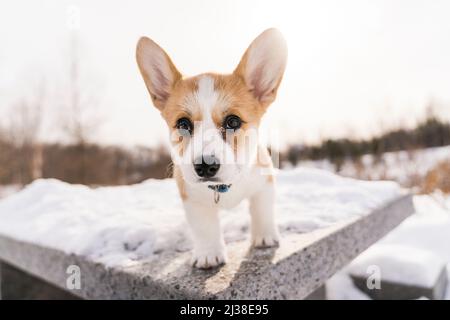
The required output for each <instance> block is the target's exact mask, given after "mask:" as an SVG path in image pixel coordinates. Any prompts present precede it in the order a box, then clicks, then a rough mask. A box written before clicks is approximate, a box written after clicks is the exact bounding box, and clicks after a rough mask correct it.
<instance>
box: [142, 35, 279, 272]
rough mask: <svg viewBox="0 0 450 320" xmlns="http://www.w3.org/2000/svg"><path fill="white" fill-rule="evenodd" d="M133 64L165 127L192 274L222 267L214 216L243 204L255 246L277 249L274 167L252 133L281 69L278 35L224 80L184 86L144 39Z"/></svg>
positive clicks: (260, 43) (266, 38) (265, 38)
mask: <svg viewBox="0 0 450 320" xmlns="http://www.w3.org/2000/svg"><path fill="white" fill-rule="evenodd" d="M136 59H137V63H138V66H139V70H140V72H141V74H142V77H143V78H144V82H145V85H146V87H147V89H148V91H149V93H150V97H151V99H152V101H153V104H154V106H155V107H156V108H158V109H159V111H160V112H161V115H162V117H163V118H164V120H165V121H166V122H167V125H168V127H169V133H170V140H171V146H172V147H171V155H172V159H173V163H174V178H175V179H176V182H177V185H178V189H179V193H180V196H181V199H182V201H183V206H184V210H185V213H186V217H187V221H188V224H189V226H190V229H191V231H192V236H193V237H192V238H193V242H194V249H193V255H192V264H193V266H194V267H197V268H212V267H216V266H218V265H221V264H224V263H225V262H226V249H225V243H224V239H223V235H222V233H221V228H220V221H219V211H220V209H223V208H224V209H229V208H232V207H234V206H236V205H238V204H239V203H240V202H241V201H242V200H243V199H248V200H249V204H250V206H249V209H250V210H249V211H250V216H251V239H252V244H253V246H254V247H272V246H277V245H278V243H279V233H278V229H277V226H276V223H275V216H274V202H275V185H274V183H275V181H274V177H273V164H272V159H271V157H270V155H269V152H268V150H267V148H264V147H261V146H260V145H259V142H258V127H259V124H260V121H261V117H262V116H263V115H264V113H265V111H266V110H267V108H268V107H269V105H270V104H271V103H272V102H273V101H274V100H275V97H276V95H277V90H278V87H279V86H280V83H281V79H282V77H283V73H284V70H285V67H286V60H287V47H286V42H285V40H284V38H283V36H282V34H281V33H280V32H279V31H278V30H276V29H268V30H266V31H264V32H263V33H262V34H260V35H259V36H258V37H257V38H256V39H255V40H254V41H253V42H252V43H251V45H250V46H249V48H248V49H247V50H246V52H245V53H244V55H243V57H242V59H241V61H240V62H239V64H238V66H237V67H236V69H235V70H234V71H233V73H231V74H226V75H222V74H215V73H205V74H200V75H198V76H194V77H187V78H185V77H183V76H182V75H181V74H180V72H179V71H178V70H177V68H176V67H175V65H174V64H173V63H172V61H171V59H170V58H169V56H168V55H167V54H166V52H165V51H164V50H163V49H161V47H159V46H158V45H157V44H156V43H155V42H154V41H152V40H150V39H149V38H146V37H142V38H141V39H140V40H139V42H138V44H137V49H136Z"/></svg>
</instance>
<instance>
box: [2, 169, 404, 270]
mask: <svg viewBox="0 0 450 320" xmlns="http://www.w3.org/2000/svg"><path fill="white" fill-rule="evenodd" d="M277 181H278V198H277V221H278V224H279V226H280V229H281V232H282V233H289V232H309V231H312V230H315V229H317V228H322V227H326V226H330V225H332V224H333V223H336V222H338V221H344V220H346V219H351V218H355V217H358V216H361V215H365V214H368V213H369V212H371V211H372V210H373V209H375V208H377V207H379V206H381V205H383V204H384V203H386V202H387V201H389V200H392V199H393V198H395V197H398V196H400V195H401V194H403V193H404V190H403V189H401V188H400V187H399V186H398V185H397V184H396V183H394V182H388V181H377V182H367V181H358V180H354V179H350V178H343V177H339V176H337V175H334V174H333V173H330V172H325V171H321V170H318V169H312V168H308V169H307V168H297V169H293V170H287V171H280V172H279V174H278V176H277ZM247 206H248V204H247V203H243V204H241V205H239V206H238V207H237V208H235V209H233V210H231V211H229V212H226V213H224V214H223V216H222V226H223V229H224V234H225V240H226V241H227V242H232V241H237V240H243V239H246V238H247V237H248V233H249V232H248V228H249V215H248V213H247ZM187 230H188V229H187V227H186V222H185V218H184V214H183V210H182V207H181V200H180V198H179V196H178V193H177V190H176V186H175V182H174V181H173V180H172V179H166V180H148V181H145V182H143V183H140V184H137V185H132V186H120V187H102V188H96V189H92V188H89V187H87V186H83V185H70V184H68V183H64V182H61V181H58V180H37V181H35V182H33V183H32V184H31V185H29V186H27V187H26V188H25V189H24V190H22V191H20V192H18V193H16V194H13V195H11V196H9V197H7V198H5V199H3V200H2V201H0V234H3V235H6V236H11V237H14V238H15V239H18V240H23V241H29V242H32V243H36V244H40V245H43V246H48V247H51V248H55V249H59V250H63V251H65V252H67V253H75V254H80V255H84V256H87V257H88V258H89V259H92V260H94V261H96V262H101V263H104V264H106V265H108V266H127V265H130V264H133V263H137V262H140V261H142V260H147V259H153V258H155V257H157V256H158V254H159V253H161V252H162V251H186V250H188V249H190V247H191V242H190V240H189V234H188V231H187Z"/></svg>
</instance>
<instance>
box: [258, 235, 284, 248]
mask: <svg viewBox="0 0 450 320" xmlns="http://www.w3.org/2000/svg"><path fill="white" fill-rule="evenodd" d="M279 244H280V236H279V235H278V233H273V234H265V235H258V236H253V239H252V245H253V247H255V248H270V247H278V246H279Z"/></svg>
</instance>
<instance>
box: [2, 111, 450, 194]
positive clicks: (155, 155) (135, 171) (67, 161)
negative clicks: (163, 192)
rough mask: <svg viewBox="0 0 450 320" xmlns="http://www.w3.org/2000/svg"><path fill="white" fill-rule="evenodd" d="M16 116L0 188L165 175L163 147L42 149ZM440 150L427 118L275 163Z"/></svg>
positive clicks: (443, 127)
mask: <svg viewBox="0 0 450 320" xmlns="http://www.w3.org/2000/svg"><path fill="white" fill-rule="evenodd" d="M18 110H19V111H20V110H21V109H20V108H19V109H18ZM22 111H23V113H24V114H23V115H22V116H23V117H24V119H22V121H19V122H17V124H16V127H15V128H14V130H9V131H8V130H2V131H0V184H17V185H25V184H28V183H30V182H31V181H33V180H35V179H38V178H56V179H60V180H63V181H67V182H70V183H81V184H87V185H119V184H132V183H138V182H141V181H143V180H146V179H149V178H156V179H162V178H166V177H169V176H170V175H171V170H170V168H171V160H170V155H169V153H168V151H167V150H166V149H165V148H164V147H163V146H160V147H157V148H148V147H139V148H138V147H136V148H132V149H125V148H122V147H117V146H103V145H99V144H95V143H90V142H87V139H86V138H85V137H84V135H85V134H83V133H81V132H82V130H80V129H78V130H73V131H74V132H76V133H77V134H74V133H73V134H72V135H73V136H74V137H75V138H74V139H73V141H74V142H72V143H66V144H61V143H42V142H39V141H38V140H37V139H36V137H35V134H34V133H33V130H34V129H36V125H34V126H33V125H32V124H33V123H35V122H36V121H37V120H36V119H35V118H33V117H31V118H29V117H30V112H29V110H28V109H22ZM19 124H20V125H19ZM75 127H81V126H80V124H78V125H77V126H75ZM33 128H34V129H33ZM446 145H450V124H449V123H447V122H445V121H443V120H441V119H439V118H438V117H437V116H435V115H434V114H433V113H430V114H428V115H427V116H426V117H425V118H424V119H423V120H422V121H420V122H419V123H418V124H417V126H416V127H415V128H412V129H395V130H389V131H387V132H384V133H382V134H380V135H379V136H376V137H373V138H371V139H367V140H357V139H336V140H335V139H327V140H325V141H323V142H322V143H320V144H317V145H300V144H298V145H291V146H289V147H287V148H286V149H285V150H284V151H282V152H281V153H280V160H281V161H280V163H281V166H282V167H283V166H286V165H290V166H296V165H298V164H299V163H300V162H301V161H305V160H324V159H326V160H328V161H329V162H330V163H332V164H333V165H335V171H336V172H339V171H340V168H341V166H342V165H343V164H344V163H345V161H352V162H357V161H358V159H360V157H362V156H364V155H373V156H374V158H375V159H377V158H378V157H381V156H382V155H383V154H385V153H386V152H391V151H401V150H405V151H410V150H417V149H423V148H430V147H440V146H446ZM360 178H370V177H369V176H367V177H360ZM381 178H383V177H381Z"/></svg>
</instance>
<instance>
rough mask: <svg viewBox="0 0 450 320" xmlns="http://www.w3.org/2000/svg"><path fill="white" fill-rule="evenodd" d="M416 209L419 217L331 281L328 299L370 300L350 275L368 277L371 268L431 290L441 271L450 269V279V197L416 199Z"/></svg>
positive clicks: (410, 219) (448, 290)
mask: <svg viewBox="0 0 450 320" xmlns="http://www.w3.org/2000/svg"><path fill="white" fill-rule="evenodd" d="M414 206H415V208H416V214H415V215H413V216H411V217H410V218H408V219H406V220H405V221H404V222H403V223H402V224H401V225H400V226H399V227H397V228H396V229H395V230H393V231H392V232H391V233H389V234H388V235H387V236H386V237H385V238H383V239H382V240H381V241H379V242H377V243H376V244H375V245H373V246H371V247H370V248H369V249H368V250H366V251H365V252H364V253H363V254H361V255H360V256H359V257H358V258H357V259H355V260H354V261H353V262H352V263H351V264H350V265H349V266H348V267H347V268H345V269H344V270H342V271H341V272H339V273H338V274H336V275H335V276H334V277H333V278H332V279H330V280H329V281H328V283H327V289H328V298H330V299H368V297H367V296H366V295H364V294H363V293H361V292H360V291H359V290H358V289H357V288H356V287H355V286H354V285H353V284H352V282H351V280H350V277H349V273H352V274H360V275H368V273H367V271H368V270H367V267H368V266H370V265H376V266H377V267H379V268H380V271H381V272H380V273H381V277H382V278H383V279H385V280H390V281H399V282H401V283H405V284H413V285H419V286H429V285H430V284H431V283H432V282H433V281H434V280H435V279H436V277H437V273H438V272H439V271H440V269H439V268H438V267H439V266H442V265H447V273H448V276H449V279H450V197H449V196H447V197H445V196H444V195H443V194H441V193H439V192H436V193H435V194H433V195H422V196H415V197H414ZM447 299H450V284H449V286H448V288H447Z"/></svg>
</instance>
